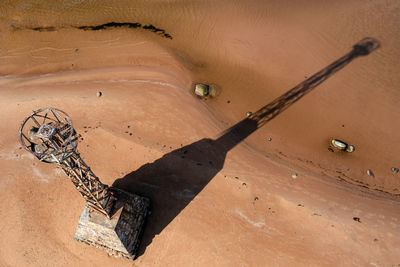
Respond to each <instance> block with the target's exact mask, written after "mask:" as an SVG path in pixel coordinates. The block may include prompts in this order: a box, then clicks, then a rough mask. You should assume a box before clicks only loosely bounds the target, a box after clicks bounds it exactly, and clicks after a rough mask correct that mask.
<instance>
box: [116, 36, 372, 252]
mask: <svg viewBox="0 0 400 267" xmlns="http://www.w3.org/2000/svg"><path fill="white" fill-rule="evenodd" d="M379 47H380V43H379V41H378V40H375V39H373V38H364V39H362V40H361V41H359V42H358V43H356V44H355V45H354V46H353V49H352V50H351V51H350V52H349V53H347V54H346V55H344V56H343V57H341V58H339V59H338V60H336V61H335V62H333V63H332V64H330V65H328V66H327V67H325V68H324V69H322V70H320V71H319V72H317V73H316V74H314V75H313V76H311V77H310V78H308V79H307V80H305V81H303V82H302V83H300V84H298V85H297V86H295V87H294V88H292V89H290V90H289V91H287V92H286V93H285V94H283V95H281V96H280V97H278V98H276V99H275V100H273V101H272V102H271V103H269V104H268V105H266V106H264V107H262V108H261V109H259V110H258V111H257V112H255V113H254V114H252V115H251V116H250V117H248V118H246V119H244V120H242V121H240V122H238V123H237V124H235V125H234V126H232V127H231V128H229V129H227V130H226V131H225V132H223V133H222V134H221V135H220V136H219V137H218V138H217V139H215V140H214V139H209V138H204V139H201V140H199V141H196V142H194V143H192V144H190V145H187V146H184V147H182V148H179V149H176V150H174V151H171V152H169V153H167V154H165V155H164V156H163V157H162V158H160V159H158V160H156V161H154V162H153V163H148V164H145V165H143V166H142V167H140V168H139V169H138V170H136V171H133V172H131V173H129V174H127V175H126V176H125V177H123V178H120V179H117V180H116V181H115V182H114V183H113V186H114V187H117V188H120V189H124V190H126V191H130V192H134V193H137V194H139V195H142V196H146V197H149V198H150V199H151V200H152V212H153V213H152V215H151V216H150V217H149V220H148V223H147V225H146V228H145V230H144V235H143V240H142V244H141V248H140V250H139V252H138V255H142V254H143V253H144V251H145V249H146V247H147V246H148V245H149V244H150V243H151V242H152V240H153V238H154V237H155V236H156V235H158V234H159V233H161V231H162V230H163V229H164V228H165V227H166V226H167V225H168V224H169V223H170V222H171V221H172V220H173V219H174V218H175V217H176V216H177V215H178V214H179V213H180V212H181V211H182V210H183V209H184V208H185V207H186V206H187V205H188V204H189V203H190V202H191V201H192V200H193V199H194V198H195V197H196V195H197V194H199V193H200V191H201V190H202V189H203V188H204V187H205V186H206V185H207V184H208V183H209V182H210V181H211V179H212V178H213V177H214V176H215V175H216V174H217V173H218V172H219V171H220V170H221V169H222V168H223V166H224V162H225V158H226V154H227V153H228V151H229V150H231V149H232V148H234V147H235V146H236V145H237V144H239V143H240V142H242V141H243V140H244V139H245V138H246V137H248V136H249V135H250V134H252V133H253V132H255V131H256V130H257V129H258V128H260V127H262V126H263V125H264V124H266V123H267V122H268V121H270V120H272V119H273V118H275V117H276V116H277V115H278V114H280V113H281V112H282V111H284V110H285V109H287V108H288V107H289V106H290V105H292V104H294V103H295V102H296V101H298V100H300V99H301V98H302V97H303V96H305V95H306V94H307V93H309V92H311V91H312V90H313V89H314V88H316V87H317V86H318V85H320V84H321V83H322V82H324V81H325V80H326V79H328V78H329V77H330V76H332V75H333V74H335V73H336V72H337V71H339V70H340V69H342V68H343V67H345V66H346V65H347V64H349V63H350V62H351V61H352V60H353V59H355V58H357V57H359V56H365V55H368V54H370V53H371V52H373V51H374V50H376V49H378V48H379Z"/></svg>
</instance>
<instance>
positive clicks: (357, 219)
mask: <svg viewBox="0 0 400 267" xmlns="http://www.w3.org/2000/svg"><path fill="white" fill-rule="evenodd" d="M353 220H355V221H356V222H359V223H360V222H361V220H360V218H358V217H353Z"/></svg>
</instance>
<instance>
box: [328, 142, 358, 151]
mask: <svg viewBox="0 0 400 267" xmlns="http://www.w3.org/2000/svg"><path fill="white" fill-rule="evenodd" d="M331 144H332V146H333V147H334V148H336V149H337V150H339V151H346V152H349V153H351V152H354V150H355V147H354V146H353V145H348V144H347V143H345V142H343V141H341V140H339V139H332V140H331Z"/></svg>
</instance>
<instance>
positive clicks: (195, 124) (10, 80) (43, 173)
mask: <svg viewBox="0 0 400 267" xmlns="http://www.w3.org/2000/svg"><path fill="white" fill-rule="evenodd" d="M399 10H400V4H399V3H398V2H397V1H369V2H366V1H354V0H351V1H336V2H335V3H332V1H297V2H293V1H278V2H276V1H184V2H182V1H138V2H132V1H63V2H61V1H55V2H54V1H47V2H45V3H37V2H35V1H9V2H8V1H3V2H1V3H0V14H1V16H0V42H1V46H0V75H1V77H0V90H1V95H0V114H1V117H0V119H1V123H0V132H1V134H0V173H1V176H0V203H1V204H0V214H1V215H2V220H1V222H0V235H1V238H0V266H310V265H311V266H397V265H399V264H400V202H399V195H400V173H397V174H396V173H394V172H392V170H391V168H396V167H397V168H400V156H399V154H398V151H399V150H400V142H399V131H400V127H399V123H398V122H399V121H400V112H399V106H398V103H399V102H400V91H399V90H398V85H399V84H400V75H398V73H399V71H400V50H399V49H398V47H399V43H400V35H399V27H398V25H399V24H400V13H399ZM111 22H113V23H114V24H108V26H102V27H100V26H99V25H105V24H107V23H111ZM118 23H119V24H118ZM124 23H125V24H124ZM135 23H136V24H135ZM138 24H140V26H138ZM133 25H136V26H133ZM150 25H152V26H153V28H152V27H150ZM96 27H97V28H96ZM366 37H371V38H374V40H376V42H377V43H379V46H380V47H379V48H378V49H376V50H375V51H373V52H371V53H370V54H368V55H365V56H357V57H355V58H352V59H351V60H350V61H349V62H347V63H348V64H347V65H345V66H343V68H341V69H340V70H338V71H337V72H335V73H333V74H329V75H327V76H326V79H325V80H324V81H323V82H322V83H320V84H318V85H317V86H315V88H313V89H312V91H310V92H309V93H308V94H306V95H304V96H303V97H302V98H300V99H298V101H297V102H295V103H293V104H291V105H289V106H288V107H287V108H286V109H285V110H283V111H282V112H280V113H279V114H278V115H277V116H275V117H274V118H273V119H271V120H270V121H268V122H267V123H266V124H265V125H264V126H262V127H261V128H260V129H258V130H257V131H255V132H254V133H252V134H251V135H250V136H249V137H248V138H246V139H245V140H244V141H242V142H240V143H238V144H237V145H236V146H234V147H232V148H231V149H229V150H224V149H221V148H220V147H219V144H218V141H217V140H218V137H219V136H221V134H222V133H223V132H224V131H225V130H226V129H228V128H229V127H231V126H232V125H234V124H236V123H237V122H239V121H240V120H242V119H244V118H246V113H247V112H249V111H251V112H256V111H257V110H258V109H260V108H261V107H263V106H265V105H267V104H269V103H271V102H273V100H274V99H276V98H278V97H280V96H281V95H283V94H285V92H287V91H289V90H290V89H292V88H294V87H296V85H299V84H303V85H304V84H307V81H310V80H307V79H309V78H310V77H312V75H314V74H315V73H317V72H318V71H320V70H329V68H330V67H332V63H333V62H334V61H336V60H338V59H340V58H341V57H343V56H345V55H346V54H348V53H349V52H350V51H352V49H353V46H354V45H356V44H357V42H359V41H360V40H362V39H363V38H366ZM195 83H206V84H216V85H217V86H218V87H219V88H220V89H221V93H220V95H219V96H218V97H216V98H207V99H200V98H197V97H196V96H195V95H194V94H193V90H194V84H195ZM98 91H101V92H102V96H101V97H97V96H96V93H97V92H98ZM46 106H51V107H56V108H59V109H61V110H64V111H65V112H67V113H68V114H69V115H70V117H71V118H72V120H73V123H74V126H75V129H76V130H77V132H78V133H80V134H81V135H82V137H83V139H84V140H83V141H81V143H80V144H79V146H78V151H79V152H80V153H81V155H82V157H83V158H84V160H85V161H86V163H88V164H89V165H90V166H91V168H92V170H93V171H94V172H95V173H96V174H97V176H99V177H100V179H101V181H102V182H103V183H106V184H109V185H115V186H118V187H121V188H123V189H126V190H129V191H132V192H134V193H138V194H141V195H146V196H149V197H150V198H151V199H152V203H153V213H152V215H151V216H150V217H149V220H148V224H147V225H146V228H145V233H144V236H143V242H142V246H141V248H140V255H139V257H138V258H137V259H136V260H135V261H134V262H130V261H127V260H124V259H115V258H113V257H109V256H108V255H107V253H105V252H104V251H102V250H99V249H96V248H93V247H89V246H87V245H84V244H81V243H78V242H76V241H74V240H73V235H74V232H75V229H76V226H77V222H78V219H79V216H80V213H81V211H82V208H83V206H84V200H83V199H82V198H81V197H80V195H79V193H78V192H77V190H76V189H75V188H74V186H73V185H72V183H71V182H70V181H69V180H68V178H67V177H66V176H65V175H64V174H63V173H62V172H61V171H60V169H58V168H56V166H55V165H52V164H44V163H40V162H39V161H38V160H36V159H34V158H33V156H31V155H30V154H29V153H28V152H27V151H25V150H23V149H21V147H20V144H19V142H18V135H17V132H18V128H19V125H20V123H21V122H22V120H23V119H24V118H25V117H26V116H27V115H29V114H30V113H31V112H32V110H36V109H38V108H41V107H46ZM268 138H271V139H270V140H271V141H268ZM332 138H338V139H340V140H343V141H345V142H348V143H349V144H352V145H354V146H355V151H354V152H353V153H339V152H337V151H335V152H331V151H330V150H328V148H329V144H330V140H331V139H332ZM368 169H370V170H371V171H372V172H373V173H374V177H372V176H369V175H368V174H367V170H368ZM294 173H297V174H298V176H297V178H296V179H293V178H292V174H294ZM357 218H359V221H358V220H357Z"/></svg>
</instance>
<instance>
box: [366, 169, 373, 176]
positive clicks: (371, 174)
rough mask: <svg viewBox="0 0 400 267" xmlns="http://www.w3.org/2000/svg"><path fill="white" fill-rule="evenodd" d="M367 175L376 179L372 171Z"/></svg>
mask: <svg viewBox="0 0 400 267" xmlns="http://www.w3.org/2000/svg"><path fill="white" fill-rule="evenodd" d="M367 174H368V175H369V176H371V177H375V174H374V173H373V172H372V171H371V170H370V169H368V170H367Z"/></svg>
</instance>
